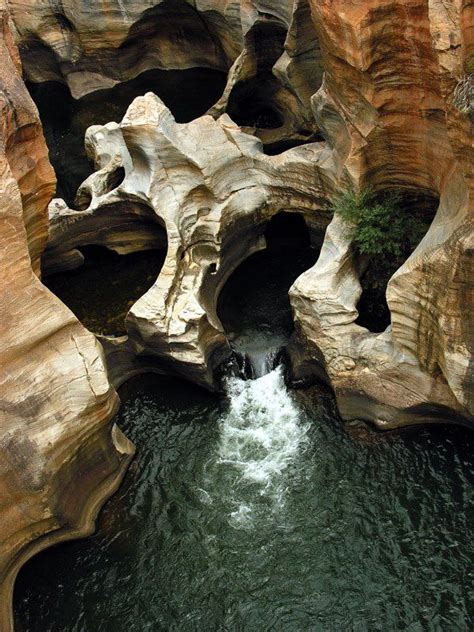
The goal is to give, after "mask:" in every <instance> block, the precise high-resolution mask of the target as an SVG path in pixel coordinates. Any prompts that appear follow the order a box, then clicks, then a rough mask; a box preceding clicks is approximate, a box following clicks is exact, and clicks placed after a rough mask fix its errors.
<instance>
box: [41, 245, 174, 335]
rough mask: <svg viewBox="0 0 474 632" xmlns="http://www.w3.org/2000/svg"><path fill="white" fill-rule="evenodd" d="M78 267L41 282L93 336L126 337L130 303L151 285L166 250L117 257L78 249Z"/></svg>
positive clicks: (89, 248)
mask: <svg viewBox="0 0 474 632" xmlns="http://www.w3.org/2000/svg"><path fill="white" fill-rule="evenodd" d="M79 250H80V251H81V253H82V255H83V256H84V263H83V265H82V266H81V267H79V268H77V269H75V270H68V271H67V272H58V273H55V274H51V275H49V276H46V277H44V278H43V283H44V285H46V287H48V288H49V289H50V290H51V292H53V294H55V295H56V296H57V297H58V298H60V299H61V301H62V302H63V303H65V305H67V306H68V307H69V309H70V310H71V311H72V312H73V313H74V314H75V316H76V317H77V318H78V320H80V321H81V323H82V324H83V325H84V326H85V327H87V328H88V329H89V330H90V331H92V332H93V333H95V334H99V335H104V336H120V335H124V334H126V333H127V330H126V327H125V317H126V315H127V313H128V311H129V310H130V308H131V306H132V305H133V303H135V302H136V301H137V300H138V299H139V298H140V297H141V296H143V295H144V294H145V293H146V292H147V291H148V290H149V289H150V287H151V286H152V285H153V284H154V283H155V281H156V279H157V278H158V275H159V273H160V271H161V268H162V266H163V262H164V260H165V257H166V250H162V249H160V250H144V251H140V252H134V253H131V254H126V255H119V254H117V253H116V252H114V251H112V250H109V249H108V248H105V247H103V246H81V247H80V248H79Z"/></svg>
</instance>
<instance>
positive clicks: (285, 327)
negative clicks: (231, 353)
mask: <svg viewBox="0 0 474 632" xmlns="http://www.w3.org/2000/svg"><path fill="white" fill-rule="evenodd" d="M322 237H323V236H322V235H321V236H320V243H321V241H322ZM265 239H266V244H267V247H266V249H265V250H263V251H261V252H257V253H256V254H253V255H251V256H250V257H248V258H247V259H246V260H245V261H244V262H243V263H241V264H240V266H238V268H237V269H236V270H235V271H234V272H233V274H232V275H231V276H230V278H229V279H228V281H227V282H226V284H225V285H224V287H223V289H222V291H221V293H220V295H219V299H218V304H217V313H218V316H219V318H220V320H221V322H222V325H223V327H224V330H225V332H226V334H227V336H228V338H229V340H230V341H231V344H232V345H233V347H234V348H235V349H236V350H237V351H238V352H239V353H241V354H243V355H247V356H248V357H249V358H250V360H251V363H252V364H253V366H254V368H256V369H257V373H259V372H260V371H259V370H258V368H257V365H258V364H260V363H261V362H263V361H264V360H265V358H266V357H267V356H268V353H269V352H271V350H275V351H277V350H278V349H280V348H282V347H283V346H285V344H286V343H287V342H288V340H289V337H290V336H291V334H292V332H293V317H292V313H291V306H290V299H289V296H288V290H289V289H290V287H291V285H292V284H293V283H294V281H295V280H296V279H297V278H298V276H300V274H302V273H303V272H305V270H308V269H309V268H310V267H311V266H312V265H313V264H314V263H315V262H316V259H317V258H318V256H319V249H320V243H319V244H317V245H316V244H314V245H316V247H312V244H311V240H310V233H309V230H308V228H307V226H306V223H305V220H304V218H303V217H302V216H301V215H298V214H296V213H279V214H278V215H276V216H275V217H274V218H272V220H271V221H270V222H269V223H268V225H267V227H266V230H265ZM262 370H263V367H262Z"/></svg>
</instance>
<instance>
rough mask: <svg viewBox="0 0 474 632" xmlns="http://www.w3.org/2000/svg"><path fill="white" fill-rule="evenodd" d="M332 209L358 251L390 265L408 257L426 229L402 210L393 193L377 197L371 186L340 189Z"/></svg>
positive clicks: (398, 198) (398, 195)
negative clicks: (347, 228) (339, 217)
mask: <svg viewBox="0 0 474 632" xmlns="http://www.w3.org/2000/svg"><path fill="white" fill-rule="evenodd" d="M333 209H334V211H335V212H336V213H338V214H339V215H340V216H341V217H342V218H343V219H344V220H345V221H346V223H347V224H348V226H349V228H350V230H351V231H352V239H353V242H354V245H355V247H356V250H357V251H358V252H359V253H360V254H364V255H371V256H377V257H379V258H381V259H389V260H390V261H391V262H393V263H394V264H396V263H398V262H399V261H400V259H405V258H406V257H408V256H409V254H410V253H411V252H412V251H413V249H414V248H415V247H416V246H417V244H418V243H419V242H420V240H421V238H422V237H423V235H424V233H425V231H426V226H425V224H424V223H423V222H422V221H421V220H420V219H419V218H418V217H416V216H414V215H412V214H410V213H407V212H405V211H404V210H403V207H402V199H401V195H400V194H399V193H397V192H390V193H387V194H385V195H384V196H383V197H380V198H377V197H376V195H375V193H374V191H373V190H372V189H365V190H363V191H361V192H359V193H355V192H354V191H344V192H343V193H341V194H340V195H338V196H337V197H336V198H335V199H334V200H333Z"/></svg>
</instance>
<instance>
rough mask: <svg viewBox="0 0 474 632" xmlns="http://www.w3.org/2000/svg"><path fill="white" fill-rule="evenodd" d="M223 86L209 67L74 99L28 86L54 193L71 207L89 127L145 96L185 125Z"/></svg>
mask: <svg viewBox="0 0 474 632" xmlns="http://www.w3.org/2000/svg"><path fill="white" fill-rule="evenodd" d="M225 82H226V74H225V73H224V72H221V71H217V70H211V69H209V68H191V69H188V70H150V71H147V72H144V73H142V74H141V75H139V76H138V77H137V78H136V79H133V80H131V81H127V82H124V83H122V84H119V85H117V86H115V87H113V88H111V89H109V90H99V91H97V92H93V93H91V94H89V95H87V96H85V97H83V98H82V99H78V100H75V99H73V97H72V96H71V93H70V91H69V89H68V88H67V87H66V86H65V85H63V84H61V83H59V82H55V81H48V82H45V83H40V84H34V83H28V84H27V87H28V89H29V91H30V94H31V96H32V97H33V100H34V101H35V103H36V105H37V107H38V110H39V113H40V118H41V121H42V123H43V128H44V133H45V137H46V142H47V144H48V148H49V154H50V160H51V163H52V165H53V167H54V170H55V172H56V176H57V179H58V186H57V192H56V195H57V196H58V197H61V198H63V199H64V200H65V201H66V203H67V204H68V206H70V207H74V198H75V195H76V191H77V190H78V188H79V186H80V184H81V183H82V182H83V181H84V180H85V179H86V178H87V177H88V176H90V175H91V173H93V172H94V166H93V165H92V163H91V162H90V161H89V159H88V157H87V154H86V151H85V148H84V136H85V133H86V130H87V128H88V127H89V126H90V125H104V124H105V123H108V122H110V121H115V122H117V123H119V122H120V121H121V120H122V118H123V117H124V115H125V112H126V111H127V108H128V106H129V105H130V104H131V102H132V101H133V100H134V99H135V98H136V97H137V96H141V95H143V94H146V93H147V92H154V93H155V94H156V95H158V96H159V97H160V98H161V99H162V100H163V102H164V103H165V104H166V105H167V107H169V108H170V110H171V112H172V113H173V115H174V116H175V118H176V120H177V121H178V122H179V123H185V122H188V121H191V120H193V119H194V118H197V117H199V116H202V115H203V114H204V113H205V112H206V111H207V110H208V109H209V108H210V107H211V106H212V105H213V104H214V103H215V102H216V101H217V100H218V99H219V97H220V95H221V94H222V92H223V90H224V87H225Z"/></svg>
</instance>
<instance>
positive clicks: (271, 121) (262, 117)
mask: <svg viewBox="0 0 474 632" xmlns="http://www.w3.org/2000/svg"><path fill="white" fill-rule="evenodd" d="M278 88H279V84H278V81H277V79H276V78H275V77H274V76H273V75H272V73H271V72H264V73H262V74H260V75H258V76H257V77H254V78H252V79H247V80H245V81H239V82H238V83H236V84H235V86H234V87H233V88H232V91H231V93H230V96H229V103H228V106H227V113H228V114H229V116H230V117H231V119H232V120H233V121H235V122H236V123H237V125H241V126H242V127H256V128H261V129H277V128H279V127H281V126H282V125H283V122H284V118H283V115H282V114H281V112H280V111H279V110H278V109H277V107H276V105H275V95H276V93H277V92H278Z"/></svg>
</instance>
